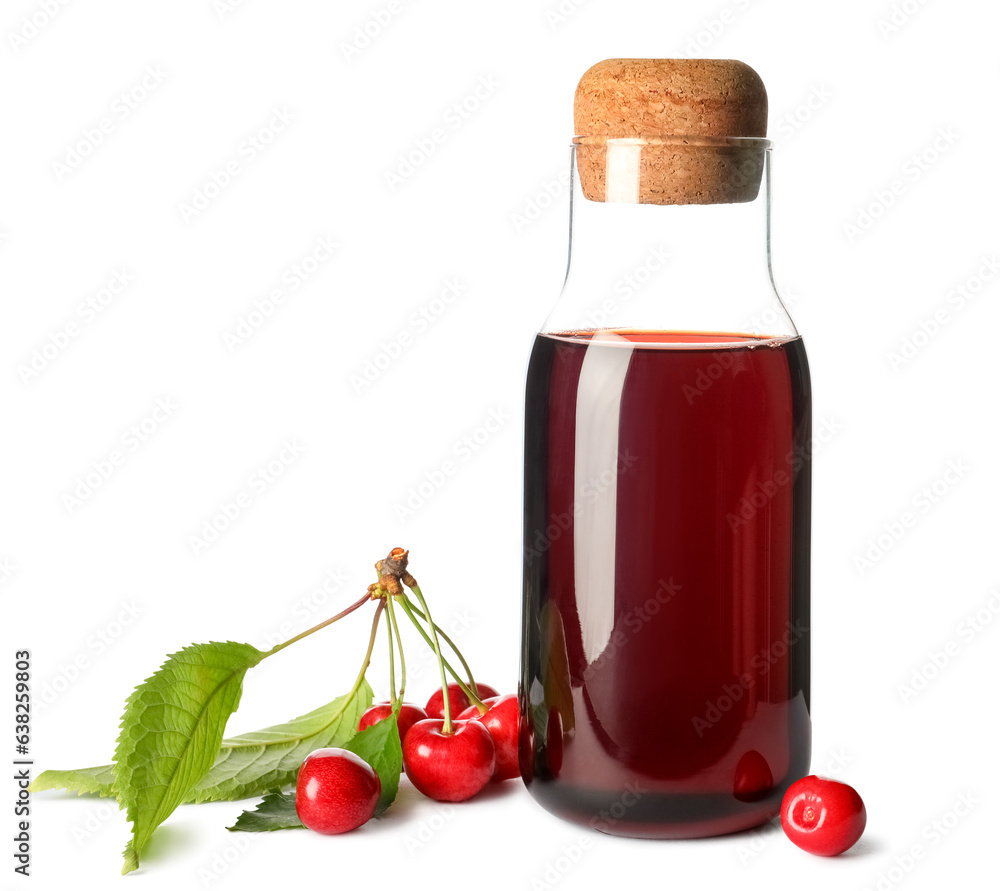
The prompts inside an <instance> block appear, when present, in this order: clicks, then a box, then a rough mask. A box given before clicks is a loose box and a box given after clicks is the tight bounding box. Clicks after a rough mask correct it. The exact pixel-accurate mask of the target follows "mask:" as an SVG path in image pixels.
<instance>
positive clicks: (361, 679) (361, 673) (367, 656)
mask: <svg viewBox="0 0 1000 891" xmlns="http://www.w3.org/2000/svg"><path fill="white" fill-rule="evenodd" d="M366 596H367V595H366ZM384 609H385V601H384V600H379V604H378V606H377V607H376V609H375V615H374V616H372V633H371V636H370V637H369V638H368V651H367V652H366V653H365V661H364V662H362V663H361V671H359V672H358V677H357V679H356V680H355V681H354V686H353V687H352V688H351V692H350V693H348V694H347V698H348V699H350V698H351V697H352V696H354V694H355V693H357V692H358V690H360V689H361V684H362V683H363V682H364V679H365V672H367V671H368V666H369V665H371V661H372V650H374V649H375V636H376V635H377V634H378V622H379V619H381V618H382V610H384Z"/></svg>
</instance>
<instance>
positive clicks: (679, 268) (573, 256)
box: [542, 146, 797, 340]
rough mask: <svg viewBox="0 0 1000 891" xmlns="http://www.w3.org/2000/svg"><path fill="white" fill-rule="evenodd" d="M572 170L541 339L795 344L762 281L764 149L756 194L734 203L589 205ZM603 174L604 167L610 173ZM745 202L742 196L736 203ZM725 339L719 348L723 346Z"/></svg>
mask: <svg viewBox="0 0 1000 891" xmlns="http://www.w3.org/2000/svg"><path fill="white" fill-rule="evenodd" d="M578 148H579V147H578V146H574V147H573V156H572V162H571V178H572V192H571V194H572V198H571V205H570V250H569V265H568V268H567V273H566V281H565V284H564V285H563V290H562V294H561V296H560V299H559V302H558V304H557V305H556V307H555V309H554V310H553V311H552V313H551V315H550V316H549V318H548V319H547V320H546V322H545V325H544V326H543V328H542V332H543V333H570V332H576V333H579V332H595V331H597V332H600V331H605V330H609V331H622V330H629V331H635V330H641V331H671V332H699V333H705V334H727V335H733V334H737V335H746V339H747V340H751V339H753V340H759V339H762V338H765V339H766V338H787V337H795V336H797V331H796V329H795V325H794V323H793V322H792V320H791V318H790V316H789V315H788V312H787V311H786V309H785V307H784V306H783V304H782V303H781V299H780V297H779V296H778V293H777V290H776V288H775V286H774V281H773V278H772V274H771V260H770V256H771V252H770V225H769V218H770V217H769V215H770V177H771V158H770V154H771V153H770V150H769V149H761V151H762V152H763V153H764V157H763V159H762V164H761V165H760V166H759V167H758V170H762V175H761V179H760V188H759V189H756V190H753V189H751V190H749V193H750V194H751V195H752V198H751V200H743V201H739V202H736V203H711V204H694V203H688V204H663V205H661V204H652V203H637V201H636V200H635V199H634V197H633V198H631V199H630V198H629V196H630V195H631V196H634V195H635V194H636V192H635V191H634V190H633V191H632V192H629V190H627V189H626V190H621V189H619V190H617V191H616V190H614V189H612V188H611V185H610V183H609V186H608V190H607V194H608V196H609V197H613V198H614V197H617V198H619V199H620V198H621V197H622V195H624V196H626V197H625V200H612V201H592V200H589V199H588V198H587V197H586V196H585V195H584V191H583V189H582V188H581V182H580V176H579V170H578V166H577V161H578V159H577V149H578ZM608 166H609V169H610V167H611V165H610V164H609V165H608ZM744 197H746V196H744ZM727 339H728V338H727Z"/></svg>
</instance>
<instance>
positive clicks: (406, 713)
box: [358, 702, 427, 742]
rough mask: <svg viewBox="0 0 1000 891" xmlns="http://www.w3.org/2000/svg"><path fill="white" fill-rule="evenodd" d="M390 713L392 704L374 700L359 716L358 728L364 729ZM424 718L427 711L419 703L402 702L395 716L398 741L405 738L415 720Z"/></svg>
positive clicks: (382, 719)
mask: <svg viewBox="0 0 1000 891" xmlns="http://www.w3.org/2000/svg"><path fill="white" fill-rule="evenodd" d="M390 714H392V706H391V705H390V704H389V703H388V702H376V703H375V704H374V705H373V706H371V707H370V708H369V709H368V710H367V711H366V712H365V713H364V714H363V715H362V716H361V720H360V721H358V730H364V729H365V728H366V727H371V726H372V725H374V724H377V723H378V722H379V721H384V720H385V719H386V718H388V717H389V715H390ZM426 718H427V712H425V711H424V710H423V709H422V708H421V707H420V706H419V705H413V703H410V702H404V703H403V704H402V705H401V706H400V707H399V717H398V718H396V729H397V730H399V741H400V742H402V741H403V740H404V739H406V733H407V731H408V730H409V729H410V728H411V727H412V726H413V725H414V724H416V723H417V721H423V720H425V719H426Z"/></svg>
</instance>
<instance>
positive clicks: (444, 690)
mask: <svg viewBox="0 0 1000 891" xmlns="http://www.w3.org/2000/svg"><path fill="white" fill-rule="evenodd" d="M408 584H409V586H410V590H411V591H413V593H414V594H416V595H417V600H419V601H420V605H421V606H422V607H423V608H424V615H425V617H426V620H427V624H428V625H430V626H431V640H432V643H433V646H434V655H435V656H437V660H438V669H439V670H440V672H441V695H442V696H443V697H444V702H443V703H442V706H443V710H444V726H442V728H441V732H442V733H444V734H449V733H451V732H452V729H451V703H450V702H449V701H448V675H447V674H445V668H444V656H442V655H441V644H440V643H438V633H437V625H435V624H434V620H433V619H432V618H431V611H430V608H429V607H428V606H427V601H426V600H424V595H423V594H422V593H421V591H420V585H418V584H417V580H416V579H415V578H413V576H410V577H409V582H408Z"/></svg>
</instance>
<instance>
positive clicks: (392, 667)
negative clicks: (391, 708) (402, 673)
mask: <svg viewBox="0 0 1000 891" xmlns="http://www.w3.org/2000/svg"><path fill="white" fill-rule="evenodd" d="M387 619H388V621H387V622H386V623H385V630H386V633H387V634H388V636H389V694H390V696H389V702H390V703H391V704H392V705H395V704H396V660H395V658H394V656H393V650H394V649H395V647H394V645H393V640H392V614H391V613H390V614H389V616H388V617H387Z"/></svg>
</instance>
